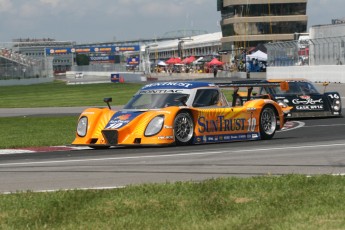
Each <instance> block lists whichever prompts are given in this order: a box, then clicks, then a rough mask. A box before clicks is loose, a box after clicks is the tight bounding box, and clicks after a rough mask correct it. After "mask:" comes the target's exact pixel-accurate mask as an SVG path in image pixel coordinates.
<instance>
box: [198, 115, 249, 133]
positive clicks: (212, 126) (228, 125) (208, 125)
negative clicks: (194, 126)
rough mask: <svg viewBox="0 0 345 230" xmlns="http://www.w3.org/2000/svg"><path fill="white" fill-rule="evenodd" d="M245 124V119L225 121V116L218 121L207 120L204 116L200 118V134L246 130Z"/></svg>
mask: <svg viewBox="0 0 345 230" xmlns="http://www.w3.org/2000/svg"><path fill="white" fill-rule="evenodd" d="M244 122H245V119H244V118H238V119H225V117H224V116H218V117H217V120H207V119H206V118H205V117H203V116H201V117H199V118H198V125H199V132H200V133H204V132H207V133H208V132H222V131H238V130H244Z"/></svg>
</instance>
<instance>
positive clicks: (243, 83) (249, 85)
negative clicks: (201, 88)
mask: <svg viewBox="0 0 345 230" xmlns="http://www.w3.org/2000/svg"><path fill="white" fill-rule="evenodd" d="M215 85H217V86H218V87H219V88H234V93H233V95H232V106H235V105H236V100H237V98H238V90H239V89H240V88H243V87H246V88H247V90H248V91H247V101H249V100H250V99H251V97H252V92H253V88H254V87H277V86H279V87H280V88H281V90H284V91H287V90H288V89H289V84H288V82H263V81H262V80H250V81H233V82H225V83H215Z"/></svg>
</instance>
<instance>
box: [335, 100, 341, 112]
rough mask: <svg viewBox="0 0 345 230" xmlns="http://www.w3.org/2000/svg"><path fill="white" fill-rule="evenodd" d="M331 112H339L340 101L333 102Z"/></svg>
mask: <svg viewBox="0 0 345 230" xmlns="http://www.w3.org/2000/svg"><path fill="white" fill-rule="evenodd" d="M333 110H334V111H336V112H338V111H340V110H341V101H340V100H335V101H334V102H333Z"/></svg>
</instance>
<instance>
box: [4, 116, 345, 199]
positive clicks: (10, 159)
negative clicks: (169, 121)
mask: <svg viewBox="0 0 345 230" xmlns="http://www.w3.org/2000/svg"><path fill="white" fill-rule="evenodd" d="M343 114H345V110H343ZM287 127H288V128H287V129H286V130H283V131H279V132H278V133H276V135H275V136H274V138H273V139H272V140H270V141H250V142H235V143H224V144H209V145H196V146H187V147H176V146H172V147H145V148H112V149H108V150H90V149H87V150H79V151H66V152H61V151H60V152H49V153H48V152H47V153H44V152H43V153H42V152H41V153H30V154H11V155H0V192H2V193H8V192H16V191H26V190H30V191H49V190H60V189H76V188H78V189H86V188H116V187H122V186H126V185H130V184H141V183H155V182H158V183H161V182H175V181H200V180H204V179H208V178H215V177H229V176H236V177H248V176H262V175H282V174H306V175H315V174H334V175H339V174H340V175H345V118H344V117H341V118H327V119H303V120H298V121H293V122H289V123H288V125H287Z"/></svg>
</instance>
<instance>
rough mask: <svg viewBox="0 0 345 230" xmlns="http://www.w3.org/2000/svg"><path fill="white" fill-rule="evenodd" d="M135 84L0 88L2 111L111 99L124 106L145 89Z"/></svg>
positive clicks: (40, 85)
mask: <svg viewBox="0 0 345 230" xmlns="http://www.w3.org/2000/svg"><path fill="white" fill-rule="evenodd" d="M142 86H143V85H142V84H134V83H123V84H115V83H103V84H88V85H66V84H65V83H64V82H61V81H55V82H53V83H46V84H37V85H28V86H2V87H0V101H1V103H0V108H33V107H73V106H104V105H105V104H104V102H103V98H105V97H112V98H113V102H112V104H113V105H124V104H126V103H127V102H128V101H129V99H130V98H131V97H132V96H133V95H134V93H135V92H136V91H137V90H138V89H139V88H140V87H142Z"/></svg>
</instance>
